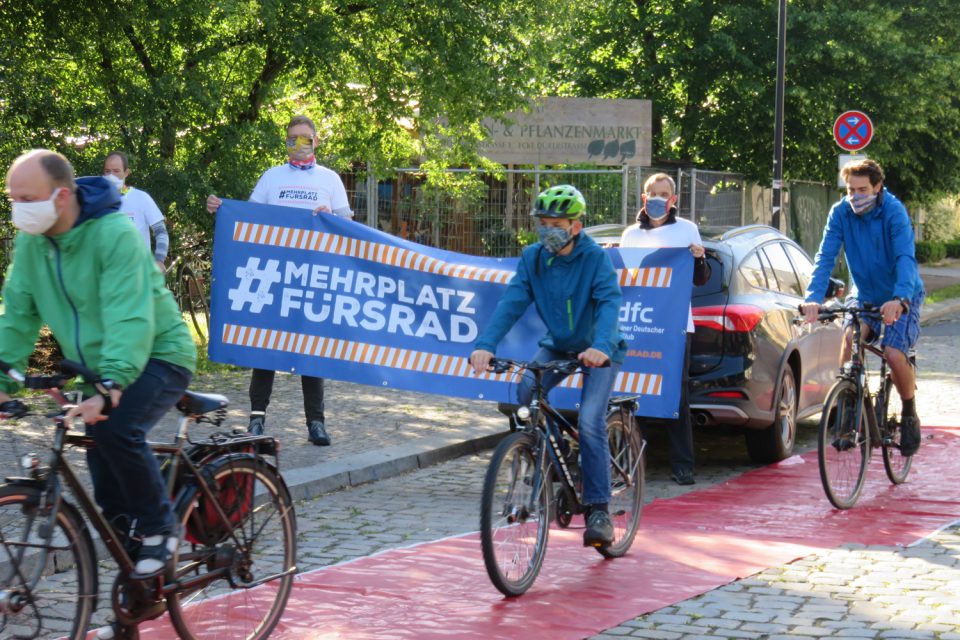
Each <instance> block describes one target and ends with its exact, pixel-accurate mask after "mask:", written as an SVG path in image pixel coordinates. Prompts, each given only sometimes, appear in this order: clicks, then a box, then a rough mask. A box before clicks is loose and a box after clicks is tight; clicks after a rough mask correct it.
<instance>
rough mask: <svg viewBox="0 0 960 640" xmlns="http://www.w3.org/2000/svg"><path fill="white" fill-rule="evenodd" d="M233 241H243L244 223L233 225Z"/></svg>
mask: <svg viewBox="0 0 960 640" xmlns="http://www.w3.org/2000/svg"><path fill="white" fill-rule="evenodd" d="M233 239H234V240H235V241H236V240H239V241H241V242H242V241H243V223H242V222H235V223H234V224H233Z"/></svg>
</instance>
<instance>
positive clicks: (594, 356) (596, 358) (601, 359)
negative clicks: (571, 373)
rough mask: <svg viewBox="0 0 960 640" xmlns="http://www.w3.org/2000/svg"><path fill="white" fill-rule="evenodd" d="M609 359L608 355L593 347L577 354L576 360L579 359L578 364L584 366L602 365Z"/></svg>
mask: <svg viewBox="0 0 960 640" xmlns="http://www.w3.org/2000/svg"><path fill="white" fill-rule="evenodd" d="M609 359H610V356H608V355H607V354H605V353H604V352H603V351H600V350H599V349H594V348H593V347H590V348H589V349H587V350H586V351H584V352H583V353H580V354H578V355H577V360H579V361H580V364H581V365H582V366H584V367H602V366H603V365H605V364H607V361H608V360H609Z"/></svg>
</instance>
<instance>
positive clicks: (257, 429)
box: [247, 412, 267, 436]
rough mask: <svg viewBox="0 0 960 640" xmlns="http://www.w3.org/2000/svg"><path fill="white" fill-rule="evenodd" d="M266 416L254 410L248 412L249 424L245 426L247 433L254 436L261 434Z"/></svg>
mask: <svg viewBox="0 0 960 640" xmlns="http://www.w3.org/2000/svg"><path fill="white" fill-rule="evenodd" d="M266 419H267V416H266V415H264V414H263V413H261V412H254V413H251V414H250V426H249V427H247V433H249V434H250V435H254V436H262V435H263V425H264V422H266Z"/></svg>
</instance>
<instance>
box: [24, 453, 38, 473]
mask: <svg viewBox="0 0 960 640" xmlns="http://www.w3.org/2000/svg"><path fill="white" fill-rule="evenodd" d="M39 466H40V457H39V456H38V455H37V454H35V453H25V454H24V455H22V456H20V468H21V469H23V470H24V471H33V470H34V469H36V468H37V467H39Z"/></svg>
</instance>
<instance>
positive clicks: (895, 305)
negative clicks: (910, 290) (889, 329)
mask: <svg viewBox="0 0 960 640" xmlns="http://www.w3.org/2000/svg"><path fill="white" fill-rule="evenodd" d="M901 315H903V304H902V303H901V302H900V301H899V300H887V301H886V302H884V303H883V304H882V305H881V306H880V317H881V318H883V324H885V325H888V326H889V325H891V324H893V323H894V322H896V321H897V320H899V319H900V316H901Z"/></svg>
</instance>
